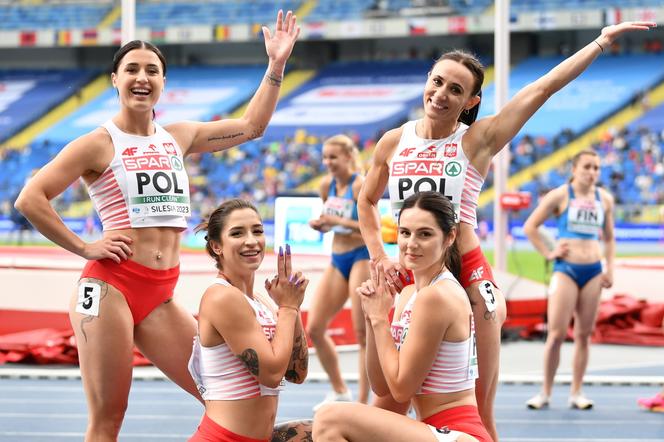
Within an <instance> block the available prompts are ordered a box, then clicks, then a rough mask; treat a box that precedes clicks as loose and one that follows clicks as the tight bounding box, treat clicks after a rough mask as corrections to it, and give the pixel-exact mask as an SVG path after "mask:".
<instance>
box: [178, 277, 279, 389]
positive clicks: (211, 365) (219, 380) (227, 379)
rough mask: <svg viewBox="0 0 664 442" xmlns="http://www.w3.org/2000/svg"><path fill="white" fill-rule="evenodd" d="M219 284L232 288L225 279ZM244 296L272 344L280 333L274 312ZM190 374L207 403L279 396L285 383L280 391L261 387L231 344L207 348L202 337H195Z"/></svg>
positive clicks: (254, 299)
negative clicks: (231, 347) (278, 332)
mask: <svg viewBox="0 0 664 442" xmlns="http://www.w3.org/2000/svg"><path fill="white" fill-rule="evenodd" d="M215 284H221V285H224V286H227V287H230V286H231V284H230V283H229V282H228V281H226V280H225V279H222V278H216V279H215ZM244 296H245V298H246V299H247V302H249V305H250V306H251V308H252V309H254V312H255V313H256V320H257V321H258V323H259V324H260V325H261V327H262V328H263V332H264V333H265V336H267V339H268V340H270V341H272V339H273V338H274V334H275V333H276V330H277V321H276V320H275V318H274V313H273V311H272V310H271V309H270V308H269V307H268V306H266V305H265V304H263V303H262V302H261V301H260V300H259V299H257V298H250V297H249V296H247V295H244ZM189 373H191V377H192V378H193V379H194V382H195V383H196V387H197V388H198V392H199V393H200V394H201V397H202V398H203V399H204V400H206V401H236V400H241V399H251V398H255V397H259V396H278V395H279V391H280V390H282V388H283V384H284V382H283V380H282V382H281V385H280V386H279V387H277V388H270V387H266V386H265V385H262V384H260V383H259V382H258V379H257V378H256V377H255V376H253V375H252V374H251V373H250V372H249V369H248V368H247V366H246V365H244V363H243V362H242V361H241V360H240V358H239V357H238V356H236V355H235V354H234V353H233V352H232V351H231V349H230V347H229V346H228V344H226V343H223V344H219V345H215V346H214V347H204V346H203V345H201V342H200V339H199V337H198V336H196V337H194V347H193V350H192V352H191V357H190V358H189Z"/></svg>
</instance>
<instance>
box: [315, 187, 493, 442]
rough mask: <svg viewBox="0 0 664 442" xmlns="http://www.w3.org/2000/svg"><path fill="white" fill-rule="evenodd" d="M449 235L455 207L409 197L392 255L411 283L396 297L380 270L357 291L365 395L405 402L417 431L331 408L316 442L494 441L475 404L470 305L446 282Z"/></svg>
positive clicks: (341, 406) (365, 409)
mask: <svg viewBox="0 0 664 442" xmlns="http://www.w3.org/2000/svg"><path fill="white" fill-rule="evenodd" d="M456 229H457V227H456V224H455V221H454V208H453V207H452V204H451V203H450V201H449V200H448V199H447V198H445V197H444V196H442V195H441V194H439V193H435V192H421V193H417V194H415V195H412V196H411V197H409V198H407V199H406V200H405V201H404V204H403V207H402V209H401V211H400V213H399V235H398V245H399V256H400V261H401V265H403V266H404V267H406V268H408V269H411V270H412V271H413V274H414V276H415V284H414V285H410V286H407V287H406V288H404V289H403V291H402V292H401V294H400V295H396V289H395V287H394V285H391V284H389V283H388V282H387V280H386V278H385V274H384V272H383V268H382V266H381V265H380V264H378V265H376V266H374V267H373V268H372V278H371V280H369V281H367V282H365V283H364V284H363V285H362V287H361V288H360V289H358V291H359V292H360V294H361V295H362V296H361V300H362V308H363V310H364V315H365V319H366V324H367V325H366V328H367V369H368V373H369V380H370V382H371V388H372V390H373V391H374V392H375V393H376V394H377V395H380V396H384V395H386V394H387V393H390V394H392V396H393V397H394V399H396V400H397V401H398V402H407V401H409V400H411V399H412V404H413V406H414V407H415V410H416V412H417V416H418V420H419V421H420V422H418V421H415V420H413V419H411V418H409V417H406V416H403V415H401V414H396V413H393V412H391V411H387V410H383V409H379V408H375V407H369V406H366V405H361V404H348V403H335V404H329V405H326V406H324V407H323V408H322V409H321V410H319V411H318V413H317V414H316V416H315V419H314V440H316V441H332V440H334V441H337V440H346V441H376V440H390V441H413V440H417V441H431V442H434V441H446V442H447V441H450V442H451V441H459V442H466V441H481V442H489V441H491V440H492V439H491V437H490V436H489V434H488V433H487V431H486V429H485V428H484V426H483V425H482V421H481V419H480V416H479V414H478V411H477V402H476V401H475V379H476V378H477V375H478V373H477V354H476V349H475V336H474V322H473V314H472V309H471V306H470V302H469V300H468V296H467V295H466V292H465V291H464V289H463V288H462V287H461V285H460V284H459V283H458V282H457V279H456V278H455V276H454V275H455V274H458V270H459V268H460V258H459V254H458V251H457V249H456V246H455V244H454V240H455V237H456ZM395 296H396V298H395ZM393 304H394V306H395V313H394V318H395V319H394V321H393V322H392V324H391V328H390V322H389V319H388V315H389V311H390V308H391V307H392V305H393Z"/></svg>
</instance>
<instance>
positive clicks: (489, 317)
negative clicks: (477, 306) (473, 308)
mask: <svg viewBox="0 0 664 442" xmlns="http://www.w3.org/2000/svg"><path fill="white" fill-rule="evenodd" d="M484 319H485V320H487V321H495V320H496V312H495V311H493V312H490V311H489V310H487V311H485V312H484Z"/></svg>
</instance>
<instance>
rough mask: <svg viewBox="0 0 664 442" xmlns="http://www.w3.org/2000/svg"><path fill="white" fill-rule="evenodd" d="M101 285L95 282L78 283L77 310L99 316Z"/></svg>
mask: <svg viewBox="0 0 664 442" xmlns="http://www.w3.org/2000/svg"><path fill="white" fill-rule="evenodd" d="M100 301H101V286H100V285H99V284H97V283H94V282H82V283H80V284H79V285H78V299H77V300H76V311H77V312H78V313H82V314H84V315H90V316H99V303H100Z"/></svg>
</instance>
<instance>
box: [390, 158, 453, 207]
mask: <svg viewBox="0 0 664 442" xmlns="http://www.w3.org/2000/svg"><path fill="white" fill-rule="evenodd" d="M453 163H454V164H455V165H453V166H452V167H450V170H454V171H455V172H456V175H459V174H460V173H461V166H460V165H459V163H457V162H453ZM448 167H449V166H447V165H446V164H445V163H444V162H443V161H426V160H415V161H400V162H395V163H393V164H392V176H393V177H398V182H397V189H396V190H397V192H398V195H397V198H398V199H399V200H401V201H403V200H405V199H406V198H407V197H408V196H409V195H411V194H412V193H419V192H425V191H433V192H439V193H442V194H443V195H445V196H446V197H448V198H450V199H451V197H450V196H449V195H446V194H445V171H446V170H447V168H448ZM457 169H458V171H457ZM453 176H454V175H453Z"/></svg>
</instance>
